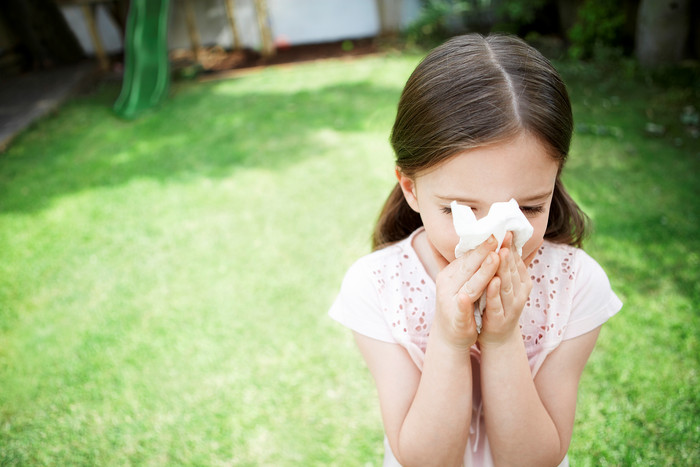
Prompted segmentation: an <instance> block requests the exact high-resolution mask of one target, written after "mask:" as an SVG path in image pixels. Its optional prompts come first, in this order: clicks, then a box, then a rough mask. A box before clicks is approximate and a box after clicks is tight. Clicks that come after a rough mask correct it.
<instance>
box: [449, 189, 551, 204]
mask: <svg viewBox="0 0 700 467" xmlns="http://www.w3.org/2000/svg"><path fill="white" fill-rule="evenodd" d="M553 192H554V190H549V191H547V192H544V193H540V194H537V195H534V196H528V197H527V198H523V199H522V200H520V201H519V202H518V204H523V203H531V202H533V201H540V200H543V199H546V198H549V197H550V196H551V195H552V193H553ZM437 198H439V199H441V200H444V201H450V202H451V201H457V202H458V203H463V204H479V201H477V200H474V199H469V198H460V197H459V196H442V195H437Z"/></svg>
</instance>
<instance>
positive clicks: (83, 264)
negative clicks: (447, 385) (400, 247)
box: [0, 54, 700, 466]
mask: <svg viewBox="0 0 700 467" xmlns="http://www.w3.org/2000/svg"><path fill="white" fill-rule="evenodd" d="M418 60H419V57H418V56H416V55H410V54H407V55H400V54H396V55H391V54H389V55H386V56H379V57H367V58H362V59H356V60H353V61H327V62H320V63H311V64H303V65H296V66H293V67H282V68H271V69H267V70H264V71H262V72H260V73H257V74H251V75H245V76H241V77H239V78H236V79H231V80H227V81H219V82H210V83H196V82H180V83H176V84H175V85H174V86H173V93H172V97H171V98H170V99H169V100H168V101H167V102H166V103H165V104H164V105H163V106H162V108H161V109H160V110H159V111H158V112H153V113H149V114H146V115H144V116H143V117H142V118H140V119H138V120H136V121H130V122H127V121H123V120H120V119H118V118H116V117H115V116H114V115H113V113H112V111H111V109H110V107H111V105H112V104H113V102H114V100H115V99H116V97H117V95H118V92H119V89H118V86H117V85H115V84H105V85H103V86H100V87H98V88H97V89H96V90H94V92H92V93H90V94H89V95H85V96H82V97H79V98H76V99H74V100H72V101H71V102H70V103H68V104H67V105H65V106H64V107H63V108H62V109H61V110H60V111H59V112H58V113H57V114H55V115H53V116H51V117H49V118H46V119H44V120H43V121H41V122H39V123H38V124H36V125H35V126H34V127H32V128H31V129H29V130H28V131H26V132H25V133H24V134H23V135H22V136H21V137H20V138H18V139H17V140H15V142H14V144H13V145H12V146H11V147H10V149H9V150H8V151H6V152H5V153H4V154H0V465H9V466H15V465H17V466H19V465H22V466H24V465H120V466H121V465H212V466H217V465H251V466H252V465H275V466H278V465H282V466H285V465H290V466H291V465H339V466H346V465H380V464H381V457H382V452H383V448H382V437H383V431H382V427H381V420H380V416H379V412H378V406H377V402H376V395H375V390H374V386H373V383H372V381H371V378H370V377H369V375H368V373H367V371H366V369H365V367H364V364H363V362H362V360H361V358H360V356H359V353H358V352H357V351H356V349H355V347H354V344H353V342H352V338H351V336H350V333H349V332H348V331H347V330H345V329H343V328H342V327H340V326H339V325H337V324H335V323H334V322H332V321H331V320H330V319H329V318H328V317H327V315H326V312H327V309H328V307H329V305H330V304H331V302H332V300H333V298H334V296H335V294H336V292H337V290H338V287H339V285H340V281H341V279H342V276H343V274H344V272H345V270H346V268H347V267H348V266H349V265H350V264H351V263H352V261H354V259H356V258H357V257H359V256H360V255H363V254H365V253H366V252H368V251H369V237H370V233H371V229H372V226H373V223H374V220H375V218H376V215H377V213H378V210H379V208H380V206H381V204H382V203H383V201H384V199H385V197H386V195H387V194H388V191H389V190H390V188H391V187H392V186H393V183H394V181H393V164H392V153H391V149H390V147H389V144H388V136H389V131H390V128H391V125H392V122H393V117H394V113H395V109H396V103H397V101H398V97H399V94H400V92H401V88H402V86H403V84H404V82H405V80H406V79H407V77H408V75H409V74H410V72H411V71H412V69H413V67H414V66H415V65H416V63H417V61H418ZM562 69H563V71H564V73H565V75H566V77H567V78H568V79H569V83H570V92H571V94H572V98H573V100H574V106H575V108H574V109H575V115H576V119H577V123H578V125H579V127H578V131H577V133H576V135H575V137H574V144H573V148H572V155H571V159H570V165H569V167H568V169H567V171H566V173H565V178H566V182H567V184H568V186H569V188H570V191H571V192H572V194H573V196H574V197H575V198H576V199H577V200H578V201H579V202H580V203H581V204H582V206H583V207H584V208H585V209H586V210H587V212H588V213H589V215H590V216H591V218H592V219H593V221H594V224H595V233H594V235H593V237H592V238H591V240H590V241H589V242H588V243H587V250H588V251H589V252H590V253H591V254H592V255H593V256H594V257H595V258H596V259H598V261H599V262H600V263H601V264H602V265H603V267H604V268H605V269H606V271H607V272H608V274H609V276H610V279H611V282H612V284H613V287H614V289H615V290H616V291H617V292H618V294H619V295H620V297H621V298H622V300H623V301H624V303H625V308H624V309H623V312H621V313H620V314H619V315H618V316H616V317H615V318H614V319H612V320H611V321H610V323H609V324H608V325H606V326H605V328H604V331H603V333H602V334H601V337H600V340H599V345H598V347H597V349H596V351H595V352H594V354H593V356H592V359H591V361H590V363H589V365H588V367H587V369H586V372H585V374H584V377H583V381H582V383H581V389H580V392H579V408H578V412H577V419H576V427H575V431H574V439H573V441H572V445H571V449H570V453H569V455H570V458H571V461H572V463H573V464H574V465H630V464H636V465H692V464H695V465H697V464H700V453H699V452H698V446H700V409H699V408H698V407H700V397H699V394H700V391H698V389H697V388H698V385H699V383H700V381H699V377H698V369H699V367H700V365H699V364H698V363H699V362H698V360H699V357H698V355H699V348H698V340H699V335H700V331H699V325H700V318H699V316H698V306H699V305H700V286H699V285H698V280H700V275H699V274H698V273H699V270H700V266H699V260H698V251H699V249H700V241H699V240H698V219H699V217H698V215H699V211H700V210H699V209H698V206H699V202H698V197H699V196H700V190H699V189H698V186H699V184H698V174H699V173H700V171H699V170H698V169H700V140H698V138H697V135H695V136H693V134H691V132H690V130H692V125H693V124H694V125H695V126H696V127H697V122H695V123H693V122H694V121H695V120H693V119H694V118H697V113H698V109H700V90H699V89H700V88H699V87H698V86H697V85H696V84H697V79H696V81H694V82H692V83H694V84H692V83H691V84H688V83H687V82H679V81H682V80H675V81H674V80H670V82H666V83H664V84H663V85H661V84H658V80H655V79H653V77H652V76H650V75H644V74H640V73H634V72H632V71H630V70H629V69H628V70H627V71H626V73H627V75H626V76H625V78H624V79H620V78H619V76H616V72H618V71H619V70H615V69H609V68H608V69H603V68H595V67H591V66H583V65H578V64H564V65H563V66H562ZM649 123H654V124H655V125H659V126H663V127H664V128H663V131H658V128H659V127H654V126H649ZM656 133H659V134H656ZM436 397H439V395H436Z"/></svg>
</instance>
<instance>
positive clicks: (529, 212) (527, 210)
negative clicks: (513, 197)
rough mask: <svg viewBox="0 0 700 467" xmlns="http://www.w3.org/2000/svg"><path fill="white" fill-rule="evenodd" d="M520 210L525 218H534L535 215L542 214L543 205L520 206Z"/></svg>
mask: <svg viewBox="0 0 700 467" xmlns="http://www.w3.org/2000/svg"><path fill="white" fill-rule="evenodd" d="M520 210H521V211H522V212H523V214H525V215H526V216H536V215H537V214H541V213H542V212H544V205H542V204H541V205H539V206H520Z"/></svg>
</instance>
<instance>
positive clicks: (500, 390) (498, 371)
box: [481, 328, 600, 466]
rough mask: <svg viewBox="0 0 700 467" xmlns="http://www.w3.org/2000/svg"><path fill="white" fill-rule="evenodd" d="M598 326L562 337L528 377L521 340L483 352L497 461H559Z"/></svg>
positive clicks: (488, 416) (486, 408)
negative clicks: (584, 332) (538, 368)
mask: <svg viewBox="0 0 700 467" xmlns="http://www.w3.org/2000/svg"><path fill="white" fill-rule="evenodd" d="M599 332H600V328H597V329H595V330H593V331H591V332H589V333H587V334H584V335H582V336H579V337H577V338H575V339H571V340H567V341H564V342H562V343H561V344H560V346H559V347H558V348H557V349H556V350H554V351H553V352H552V353H551V354H550V355H549V356H548V357H547V359H546V360H545V362H544V363H543V365H542V367H541V368H540V370H539V372H538V373H537V376H536V378H535V380H534V381H533V379H532V375H531V373H530V367H529V365H528V361H527V356H526V354H525V348H524V345H523V341H522V338H521V337H520V336H519V335H518V336H517V340H516V339H513V340H511V341H509V342H506V343H504V344H503V345H502V346H499V347H490V348H489V349H488V351H484V352H482V370H481V372H482V373H481V375H482V394H483V398H484V416H485V425H486V430H487V435H488V437H489V443H490V445H491V452H492V454H493V458H494V460H495V462H496V465H518V466H522V465H536V466H545V465H552V466H556V465H558V464H559V463H560V462H561V460H562V459H563V458H564V456H565V455H566V452H567V450H568V449H569V443H570V441H571V434H572V431H573V425H574V415H575V410H576V396H577V392H578V383H579V380H580V378H581V374H582V373H583V369H584V366H585V365H586V362H587V361H588V357H589V356H590V354H591V352H592V351H593V347H594V346H595V343H596V340H597V338H598V334H599Z"/></svg>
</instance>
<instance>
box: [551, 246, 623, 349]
mask: <svg viewBox="0 0 700 467" xmlns="http://www.w3.org/2000/svg"><path fill="white" fill-rule="evenodd" d="M542 249H543V250H544V251H543V255H542V260H543V261H544V262H546V263H547V264H548V265H549V268H550V269H553V270H554V271H555V272H554V283H558V284H559V285H560V290H561V288H563V289H564V290H563V291H562V292H564V295H565V296H567V297H568V300H567V301H569V303H570V305H569V307H570V310H569V312H570V313H569V317H568V322H567V325H566V332H565V334H564V339H570V338H573V337H576V336H578V335H581V334H584V333H586V332H588V331H590V330H592V329H594V328H595V327H598V326H600V325H601V324H603V323H604V322H605V321H607V320H608V319H609V318H610V317H612V316H613V315H614V314H615V313H617V312H618V311H619V310H620V309H621V308H622V302H621V301H620V300H619V298H618V297H617V295H615V293H614V292H613V290H612V287H611V285H610V280H609V279H608V276H607V274H606V273H605V270H604V269H603V268H602V267H601V265H600V264H599V263H598V262H597V261H596V260H595V259H593V258H592V257H591V256H590V255H589V254H588V253H586V252H585V251H584V250H582V249H580V248H576V247H573V246H569V245H560V244H555V243H550V242H545V243H544V244H543V247H542Z"/></svg>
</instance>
